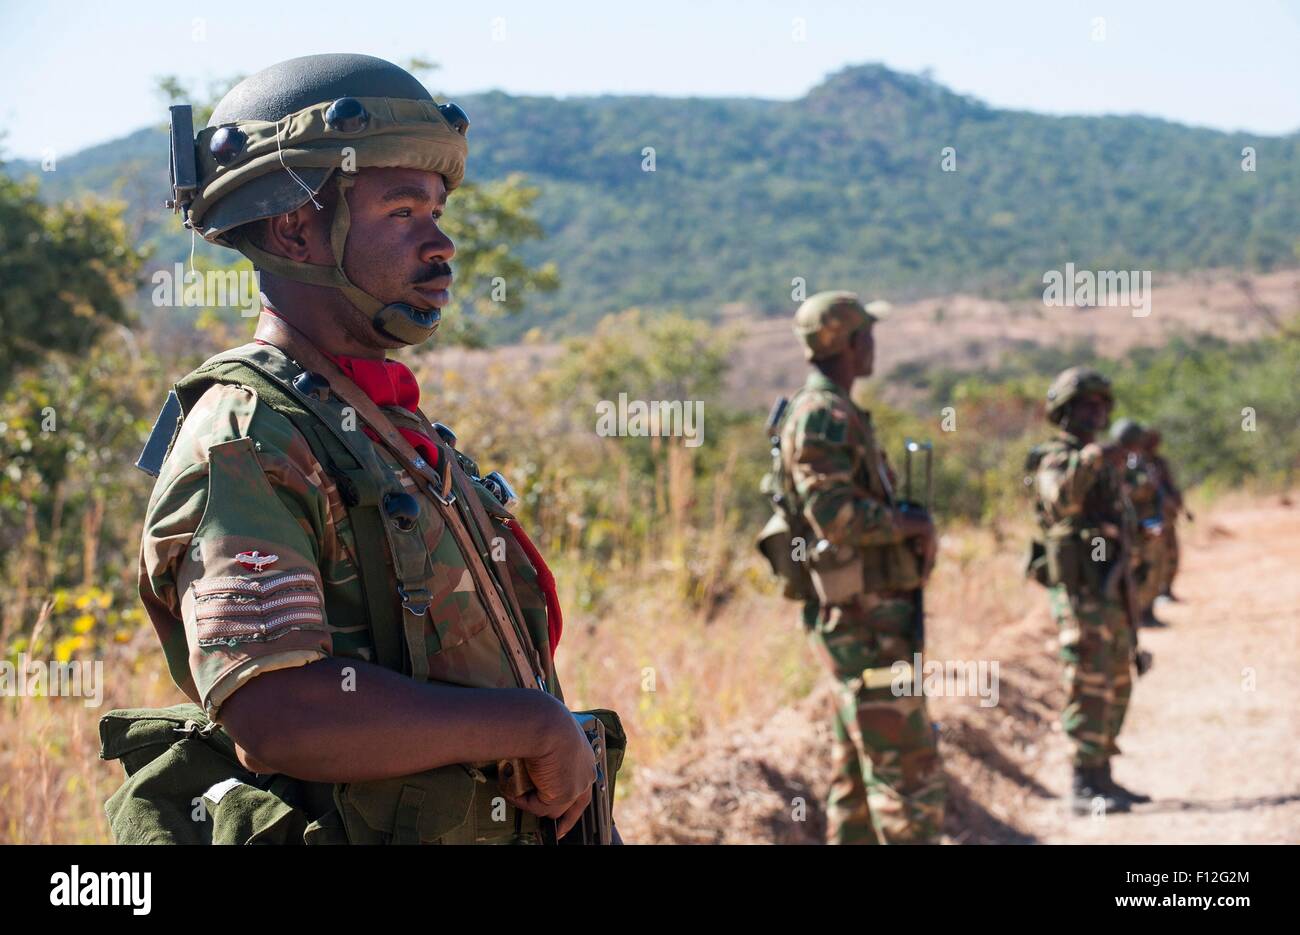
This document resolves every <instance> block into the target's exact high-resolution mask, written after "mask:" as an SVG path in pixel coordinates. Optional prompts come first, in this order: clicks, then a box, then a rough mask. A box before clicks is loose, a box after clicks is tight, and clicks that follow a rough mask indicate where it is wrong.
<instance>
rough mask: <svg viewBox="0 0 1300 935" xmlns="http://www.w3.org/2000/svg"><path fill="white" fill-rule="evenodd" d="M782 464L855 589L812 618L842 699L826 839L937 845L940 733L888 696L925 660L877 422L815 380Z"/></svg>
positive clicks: (917, 704)
mask: <svg viewBox="0 0 1300 935" xmlns="http://www.w3.org/2000/svg"><path fill="white" fill-rule="evenodd" d="M823 295H825V294H823ZM817 298H818V297H816V296H815V297H814V298H813V299H810V300H809V303H812V302H814V301H815V300H816V299H817ZM854 301H856V300H854ZM864 314H865V313H864ZM867 320H868V321H870V320H871V319H870V318H867ZM843 336H844V334H843V333H842V334H841V337H843ZM780 454H781V461H782V464H783V465H784V470H785V472H786V473H787V476H788V477H789V479H790V482H791V487H792V492H793V495H794V498H795V500H796V501H797V503H798V505H799V507H800V509H801V511H802V515H803V517H804V519H805V520H806V522H807V524H808V526H809V527H810V530H811V532H810V536H809V542H810V544H811V542H813V541H817V540H825V541H826V542H827V543H829V544H830V546H832V547H833V551H835V552H836V553H837V554H838V558H837V559H836V561H837V563H844V564H845V565H846V567H848V568H851V569H852V575H853V576H854V580H855V581H856V582H857V586H856V587H854V588H853V589H852V593H851V594H849V595H848V597H847V598H846V599H844V600H842V601H841V602H839V603H834V604H828V605H824V604H822V603H821V602H820V601H819V600H818V599H817V598H816V597H813V598H811V599H810V600H808V601H806V602H805V604H804V608H803V622H804V624H805V626H806V627H807V628H808V630H809V631H810V634H811V637H812V640H813V642H814V645H815V646H816V647H817V649H818V651H819V654H820V655H821V656H822V657H823V658H824V659H825V660H826V662H827V664H828V665H829V667H830V670H831V673H832V675H833V676H834V677H835V680H836V688H837V691H838V695H839V700H838V705H837V709H836V711H835V715H834V733H835V774H834V778H833V780H832V784H831V790H830V796H829V802H828V808H827V811H828V825H829V828H828V832H829V838H830V840H831V842H832V843H839V844H875V843H886V844H902V843H928V842H931V841H934V840H935V839H936V838H937V837H938V835H939V833H940V829H941V826H942V824H943V809H944V798H945V791H946V787H945V780H944V775H943V770H942V764H941V761H940V758H939V753H938V746H937V742H936V737H935V732H934V730H933V729H932V727H931V724H930V720H929V717H928V716H927V714H926V706H925V699H924V698H923V697H913V696H907V697H896V696H895V695H894V694H893V693H892V692H891V690H890V684H891V681H892V680H893V677H894V676H893V671H892V670H891V666H892V665H893V664H894V663H895V662H901V663H904V664H906V665H907V666H909V667H910V666H911V665H912V664H913V661H914V660H913V654H915V653H919V652H921V650H922V646H921V645H920V644H919V642H918V640H917V635H916V633H915V631H914V624H913V608H914V604H913V590H912V589H915V588H917V587H919V585H920V578H919V573H918V572H919V569H918V567H917V566H918V561H917V559H916V557H915V555H914V553H913V552H912V550H911V548H910V546H909V545H905V544H904V543H903V541H902V539H901V536H900V534H899V531H898V528H897V527H896V525H895V522H894V517H895V500H894V495H893V489H892V488H893V482H892V474H891V472H890V470H889V466H888V464H887V463H886V460H885V457H884V454H883V452H881V451H880V450H879V449H878V448H877V447H876V441H875V436H874V432H873V429H872V425H871V417H870V414H869V413H866V412H864V411H862V410H860V409H858V408H857V407H856V406H855V405H854V403H853V402H852V400H851V399H850V398H849V396H848V394H847V393H845V392H844V391H843V390H842V389H841V388H839V387H838V386H836V385H835V384H834V383H833V382H832V381H831V380H829V379H828V378H827V377H825V376H824V375H822V374H821V373H818V372H814V373H812V374H810V375H809V377H808V381H807V383H806V384H805V385H804V387H803V388H802V390H800V392H799V393H798V394H797V395H796V397H795V398H794V399H793V400H792V401H791V403H790V406H789V409H788V411H787V415H786V417H785V420H784V422H783V424H782V431H781V438H780ZM813 569H814V573H816V569H817V561H816V560H814V562H813Z"/></svg>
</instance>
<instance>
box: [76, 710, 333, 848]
mask: <svg viewBox="0 0 1300 935" xmlns="http://www.w3.org/2000/svg"><path fill="white" fill-rule="evenodd" d="M99 735H100V757H101V758H102V759H105V760H119V761H120V762H121V763H122V766H123V768H124V769H125V770H126V774H127V781H126V782H125V783H124V784H123V785H122V786H121V788H119V789H118V790H117V791H116V792H114V793H113V795H112V796H111V797H109V799H108V801H107V802H106V803H104V810H105V812H106V813H107V815H108V821H109V828H110V829H111V831H112V834H113V840H114V841H116V842H117V843H118V844H301V843H303V840H304V836H305V835H306V833H307V830H308V827H309V826H310V825H311V824H313V822H312V820H311V817H310V816H309V814H308V811H307V807H306V796H305V790H304V789H303V788H302V785H303V784H301V783H299V782H298V781H297V780H294V779H290V778H289V777H288V776H281V775H278V774H274V775H269V776H259V775H257V774H255V773H253V772H251V771H249V770H248V769H245V768H244V766H243V765H242V764H241V763H240V762H239V760H238V758H237V756H236V753H235V745H234V742H233V741H232V740H231V739H230V737H229V736H228V735H227V734H226V733H225V732H224V731H222V730H221V729H220V728H218V727H217V726H216V725H215V724H212V723H211V722H210V721H209V720H208V719H207V718H206V717H205V716H204V714H203V711H202V709H200V708H199V707H198V706H197V705H193V704H181V705H174V706H172V707H170V708H159V709H149V708H135V709H129V710H118V711H110V712H108V714H106V715H105V716H104V717H103V718H101V719H100V722H99Z"/></svg>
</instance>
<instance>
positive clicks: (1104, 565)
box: [1025, 436, 1136, 595]
mask: <svg viewBox="0 0 1300 935" xmlns="http://www.w3.org/2000/svg"><path fill="white" fill-rule="evenodd" d="M1082 448H1083V445H1081V444H1079V443H1078V442H1077V441H1076V440H1074V439H1073V438H1072V437H1064V436H1062V437H1057V438H1053V439H1051V440H1049V441H1046V442H1043V443H1041V444H1039V445H1036V446H1034V448H1032V449H1031V450H1030V452H1029V456H1028V457H1027V458H1026V461H1025V470H1026V472H1027V474H1028V475H1029V477H1030V478H1031V479H1033V478H1035V477H1036V475H1037V473H1038V471H1039V468H1040V466H1041V464H1042V462H1043V459H1044V458H1046V457H1047V456H1048V455H1052V454H1060V453H1068V452H1071V451H1078V450H1080V449H1082ZM1101 477H1102V478H1103V479H1104V478H1105V474H1104V473H1103V475H1101ZM1112 481H1113V483H1112V484H1106V483H1101V482H1099V483H1096V484H1094V485H1093V486H1092V488H1091V489H1089V490H1088V492H1087V494H1086V496H1085V497H1084V501H1083V504H1082V507H1081V509H1080V510H1079V512H1078V513H1077V514H1073V515H1071V516H1068V517H1065V518H1064V519H1059V520H1055V519H1053V517H1052V516H1050V515H1049V514H1048V511H1047V508H1046V507H1045V506H1044V504H1043V501H1042V498H1041V497H1040V496H1039V495H1038V494H1037V492H1035V498H1034V511H1035V515H1036V518H1037V521H1038V530H1039V531H1038V535H1037V536H1035V537H1034V538H1033V539H1032V540H1031V541H1030V544H1029V552H1028V555H1027V557H1026V560H1025V575H1026V577H1028V578H1030V579H1032V580H1033V581H1036V582H1037V583H1038V584H1041V585H1043V586H1044V587H1052V586H1056V585H1064V586H1065V587H1066V589H1067V590H1069V591H1071V592H1072V593H1089V594H1093V595H1100V594H1102V593H1103V592H1104V591H1106V590H1107V585H1108V582H1109V581H1110V580H1111V577H1112V570H1113V569H1114V568H1115V565H1116V562H1117V561H1119V560H1120V556H1121V554H1122V553H1124V552H1125V551H1126V550H1127V548H1128V547H1129V544H1130V543H1131V542H1132V541H1133V538H1134V533H1135V529H1136V517H1135V515H1134V514H1133V507H1132V504H1131V503H1130V502H1129V500H1128V497H1127V496H1125V495H1124V492H1123V490H1122V489H1121V488H1119V487H1118V486H1117V485H1118V478H1112ZM1102 523H1111V524H1113V525H1115V526H1116V527H1118V528H1119V530H1120V539H1119V541H1110V540H1107V543H1106V544H1105V546H1104V548H1103V550H1102V557H1100V558H1098V557H1096V556H1097V553H1098V544H1097V540H1098V538H1099V537H1100V536H1101V531H1100V526H1101V524H1102Z"/></svg>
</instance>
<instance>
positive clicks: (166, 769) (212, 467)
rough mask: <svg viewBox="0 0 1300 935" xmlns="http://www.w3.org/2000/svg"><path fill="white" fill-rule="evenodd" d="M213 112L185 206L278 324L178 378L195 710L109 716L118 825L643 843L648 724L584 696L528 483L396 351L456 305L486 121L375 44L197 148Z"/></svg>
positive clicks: (254, 104)
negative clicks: (526, 499) (628, 829)
mask: <svg viewBox="0 0 1300 935" xmlns="http://www.w3.org/2000/svg"><path fill="white" fill-rule="evenodd" d="M189 120H190V118H189V108H188V107H184V106H182V107H174V108H172V174H173V182H174V200H173V202H172V206H173V207H174V208H175V210H177V211H181V212H183V214H184V219H185V222H186V225H187V226H189V227H191V228H193V229H194V230H195V231H197V232H198V233H200V234H201V235H202V236H203V237H204V238H205V239H207V240H209V241H211V242H213V243H217V244H221V245H223V246H227V247H233V248H235V249H237V250H239V251H240V252H242V253H243V254H244V255H246V256H248V257H249V258H250V259H252V261H253V263H254V264H255V266H256V267H257V269H258V270H259V271H260V274H261V286H262V292H263V302H264V305H265V308H264V311H263V312H262V316H261V318H260V320H259V322H258V325H257V331H256V336H255V338H254V340H253V342H252V343H250V344H246V345H244V346H243V347H239V348H236V349H234V350H230V351H226V352H224V353H222V354H218V355H217V356H216V357H214V358H212V359H210V360H208V361H207V362H206V363H204V364H203V365H202V366H201V367H199V368H198V369H197V370H195V371H194V372H193V373H191V374H189V375H188V376H186V377H184V378H182V379H181V380H180V381H179V382H178V383H177V384H176V386H175V389H174V392H173V394H172V396H171V397H170V398H169V400H168V405H167V406H166V407H164V410H163V413H162V415H160V417H159V421H158V424H157V426H156V427H155V429H154V435H153V437H152V438H151V440H150V444H149V445H148V446H147V447H146V449H145V452H144V454H143V455H142V457H141V466H142V467H143V468H145V469H146V470H148V471H150V472H151V473H155V474H157V475H158V481H157V483H156V486H155V487H154V491H153V496H152V497H151V499H150V502H149V508H148V513H147V515H146V518H145V523H144V535H143V542H142V545H141V554H140V594H141V597H142V599H143V601H144V604H145V607H146V608H147V610H148V613H149V616H150V618H151V619H152V622H153V624H154V627H155V629H156V631H157V633H158V637H159V639H160V640H161V642H162V645H163V649H164V651H165V654H166V657H167V663H168V666H169V668H170V670H171V675H172V677H173V679H174V681H175V682H176V684H177V685H178V686H179V687H180V689H181V690H182V691H183V692H184V693H185V694H186V695H187V696H188V697H189V698H190V699H191V700H192V701H193V702H194V704H190V705H180V706H176V707H175V708H171V709H163V710H160V711H148V710H145V711H140V710H136V711H118V712H112V713H111V714H110V715H109V716H107V717H105V718H104V719H103V721H102V722H101V733H102V737H103V740H104V751H103V752H104V756H105V757H107V758H118V759H121V761H122V763H123V765H124V766H125V767H126V769H127V773H128V777H129V778H128V781H127V783H126V785H124V786H123V787H122V788H121V789H120V790H119V791H118V792H117V793H116V794H115V795H114V796H113V797H112V799H110V801H109V803H108V812H109V815H110V819H111V822H112V826H113V831H114V835H115V837H116V838H117V840H118V841H119V842H122V841H160V842H161V841H209V840H211V841H234V842H239V843H243V842H252V841H281V842H285V843H289V842H294V843H302V842H303V841H306V842H307V843H318V842H320V843H344V842H346V843H388V842H393V843H399V842H409V843H485V842H533V841H546V840H558V839H559V838H563V837H565V836H566V834H567V833H568V832H569V830H570V829H571V828H573V827H575V826H577V827H578V828H579V832H578V833H580V834H581V836H582V839H583V840H584V841H596V840H598V841H600V842H602V843H603V842H605V841H608V840H616V839H617V834H616V832H614V831H613V829H612V825H611V824H610V821H609V816H608V802H609V798H610V796H611V794H612V783H613V778H614V777H613V771H614V770H615V769H616V768H617V765H618V761H619V760H620V759H621V748H622V745H623V743H624V740H623V737H622V733H621V728H620V727H619V725H618V720H617V717H616V716H614V715H613V714H612V713H611V712H604V711H601V712H593V713H592V714H591V715H574V714H571V713H570V712H569V711H568V710H567V708H566V707H565V705H564V703H563V701H562V696H561V693H560V689H559V685H558V683H557V681H556V675H555V666H554V653H555V647H556V643H557V642H558V640H559V637H560V628H561V621H560V608H559V604H558V601H557V600H556V597H555V586H554V581H553V580H552V579H551V576H550V573H549V571H548V570H547V568H546V565H545V563H544V562H543V561H542V558H541V556H540V555H539V554H538V552H537V550H536V549H535V548H534V547H533V545H532V543H531V542H530V541H529V539H528V537H527V536H526V535H525V534H524V532H523V530H522V529H521V528H520V526H519V523H518V520H517V519H516V518H515V517H514V515H513V514H512V513H511V512H510V510H511V507H512V506H513V500H514V498H513V492H512V491H511V490H510V488H509V485H508V484H507V483H506V482H505V480H504V478H502V477H501V476H500V475H499V474H496V473H495V472H493V473H491V474H488V475H487V476H485V477H480V472H479V469H478V466H477V465H476V464H475V463H474V461H473V460H472V459H470V458H469V457H467V456H466V455H464V454H463V453H461V452H459V451H457V450H456V448H455V436H454V434H453V433H452V432H451V431H450V430H449V429H447V428H446V427H445V426H443V425H441V424H440V423H439V424H436V425H435V424H433V423H431V422H430V421H429V420H428V418H426V416H425V415H424V413H423V412H422V411H421V410H420V408H419V407H418V401H419V387H418V385H417V384H416V381H415V379H414V377H413V376H412V375H411V372H410V371H409V370H408V369H407V368H406V367H405V366H403V365H402V364H400V363H398V362H396V361H392V360H388V359H386V356H385V354H386V352H388V351H391V350H395V349H398V348H402V347H406V346H409V345H415V344H419V343H421V342H423V341H426V340H428V339H429V338H430V337H432V336H433V334H434V331H435V330H436V329H437V327H438V322H439V317H440V312H439V309H440V308H442V307H443V306H444V305H446V303H447V301H448V291H447V290H448V289H449V288H450V284H451V268H450V266H449V265H448V264H449V261H450V260H451V259H452V257H453V255H454V253H455V248H454V247H453V245H452V242H451V241H450V240H449V239H448V238H447V237H446V235H445V234H443V233H442V231H441V230H440V229H439V226H438V220H439V218H440V217H441V215H442V213H443V210H444V208H445V205H446V202H447V195H448V193H449V192H451V191H452V190H454V189H455V188H456V187H457V186H458V185H459V184H460V183H461V180H462V177H463V175H464V171H465V157H466V151H467V145H466V132H467V130H468V126H469V121H468V120H467V119H466V117H465V115H464V113H463V112H462V111H461V110H460V108H459V107H457V106H456V105H454V104H442V105H439V104H437V103H436V102H435V101H434V100H433V99H432V97H430V95H429V93H428V91H426V90H425V88H424V87H423V86H422V85H421V84H420V83H419V81H417V80H416V79H415V78H414V77H413V76H411V75H410V74H408V73H407V72H406V71H404V70H402V69H401V68H398V67H397V66H396V65H393V64H391V63H389V62H386V61H383V60H381V59H377V58H372V57H369V56H363V55H313V56H308V57H305V58H298V59H293V60H290V61H286V62H282V63H280V64H278V65H275V66H272V67H271V68H268V69H266V70H264V71H262V72H260V73H258V74H256V75H253V76H252V77H251V78H248V79H246V80H245V81H243V82H241V83H240V84H238V85H236V86H235V88H234V89H232V90H231V91H230V93H228V94H227V95H226V97H225V98H224V99H223V100H222V101H221V103H220V104H218V105H217V108H216V110H215V111H214V113H213V115H212V118H211V121H210V123H209V126H208V127H207V128H206V129H204V130H202V131H201V132H200V133H199V134H198V139H197V141H196V140H195V139H194V137H193V134H192V130H191V128H190V123H189ZM200 706H201V707H200ZM177 732H179V736H180V737H181V738H182V739H178V734H177ZM151 738H152V739H151ZM182 744H184V745H187V746H186V751H185V754H184V755H183V756H177V755H170V754H169V752H168V750H169V746H175V745H182ZM200 800H201V801H202V803H203V809H201V810H199V812H196V815H191V814H190V809H191V807H192V803H198V802H200ZM196 816H197V817H196ZM200 819H203V820H200ZM569 840H573V838H572V837H570V838H569Z"/></svg>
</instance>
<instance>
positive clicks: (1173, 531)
mask: <svg viewBox="0 0 1300 935" xmlns="http://www.w3.org/2000/svg"><path fill="white" fill-rule="evenodd" d="M1165 548H1166V550H1167V554H1166V561H1165V569H1164V576H1163V578H1162V579H1161V583H1160V591H1159V593H1160V594H1168V593H1170V592H1171V591H1172V590H1173V588H1174V578H1176V577H1177V576H1178V556H1179V551H1178V511H1177V510H1174V511H1166V512H1165Z"/></svg>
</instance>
